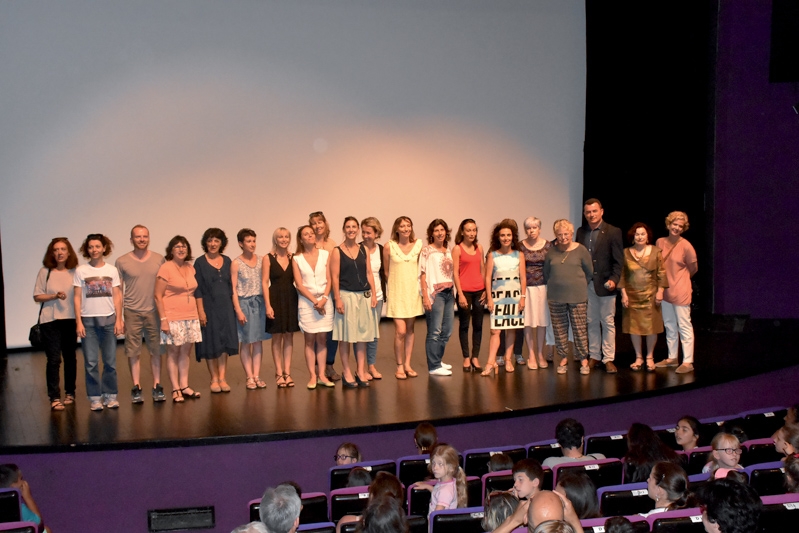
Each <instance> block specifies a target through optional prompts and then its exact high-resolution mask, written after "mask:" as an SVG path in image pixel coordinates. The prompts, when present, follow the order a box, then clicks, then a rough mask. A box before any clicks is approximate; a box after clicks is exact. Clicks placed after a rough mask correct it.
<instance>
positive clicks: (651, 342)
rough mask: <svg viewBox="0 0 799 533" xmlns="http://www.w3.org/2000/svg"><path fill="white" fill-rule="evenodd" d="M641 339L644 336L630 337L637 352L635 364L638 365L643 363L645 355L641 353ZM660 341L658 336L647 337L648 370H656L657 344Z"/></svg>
mask: <svg viewBox="0 0 799 533" xmlns="http://www.w3.org/2000/svg"><path fill="white" fill-rule="evenodd" d="M641 337H642V335H633V334H631V335H630V340H632V343H633V350H635V363H634V364H636V365H638V364H640V363H639V361H643V355H642V353H641ZM657 340H658V336H657V335H647V336H646V368H647V370H654V369H655V343H656V342H657Z"/></svg>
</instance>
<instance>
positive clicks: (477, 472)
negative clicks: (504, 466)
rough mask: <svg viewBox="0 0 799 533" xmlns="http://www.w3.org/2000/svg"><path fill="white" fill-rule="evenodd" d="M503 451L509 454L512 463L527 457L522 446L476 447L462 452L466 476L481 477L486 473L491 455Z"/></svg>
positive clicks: (525, 450)
mask: <svg viewBox="0 0 799 533" xmlns="http://www.w3.org/2000/svg"><path fill="white" fill-rule="evenodd" d="M497 453H504V454H507V455H508V456H510V458H511V460H512V461H513V462H514V464H515V463H516V462H517V461H520V460H522V459H524V458H526V457H527V449H526V448H525V447H523V446H496V447H493V448H476V449H473V450H465V451H464V452H463V470H464V472H466V475H467V476H477V477H482V476H483V475H485V474H488V461H489V460H490V459H491V456H492V455H495V454H497Z"/></svg>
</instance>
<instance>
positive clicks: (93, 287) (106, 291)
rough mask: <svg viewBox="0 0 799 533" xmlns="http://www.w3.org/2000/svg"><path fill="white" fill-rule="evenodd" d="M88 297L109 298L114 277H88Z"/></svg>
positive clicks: (86, 280)
mask: <svg viewBox="0 0 799 533" xmlns="http://www.w3.org/2000/svg"><path fill="white" fill-rule="evenodd" d="M84 281H85V282H86V298H109V297H111V296H112V294H113V293H112V291H113V287H112V286H111V283H112V281H113V280H112V279H111V278H110V277H109V276H103V277H93V278H86V279H85V280H84Z"/></svg>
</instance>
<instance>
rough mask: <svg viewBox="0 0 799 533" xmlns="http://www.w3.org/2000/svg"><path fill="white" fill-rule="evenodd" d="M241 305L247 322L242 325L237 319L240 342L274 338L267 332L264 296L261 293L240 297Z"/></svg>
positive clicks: (247, 342) (245, 342)
mask: <svg viewBox="0 0 799 533" xmlns="http://www.w3.org/2000/svg"><path fill="white" fill-rule="evenodd" d="M239 307H241V312H242V313H244V316H245V317H246V318H247V323H246V324H244V325H241V324H240V323H239V321H238V320H237V321H236V324H237V326H238V331H239V342H240V343H242V344H249V343H251V342H258V341H265V340H268V339H271V338H272V335H270V334H269V333H267V332H266V306H265V305H264V297H263V296H261V295H260V294H259V295H258V296H248V297H247V298H241V297H239Z"/></svg>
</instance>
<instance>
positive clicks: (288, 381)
mask: <svg viewBox="0 0 799 533" xmlns="http://www.w3.org/2000/svg"><path fill="white" fill-rule="evenodd" d="M283 379H284V381H285V382H286V387H289V388H291V387H293V386H294V380H293V379H291V374H283Z"/></svg>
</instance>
